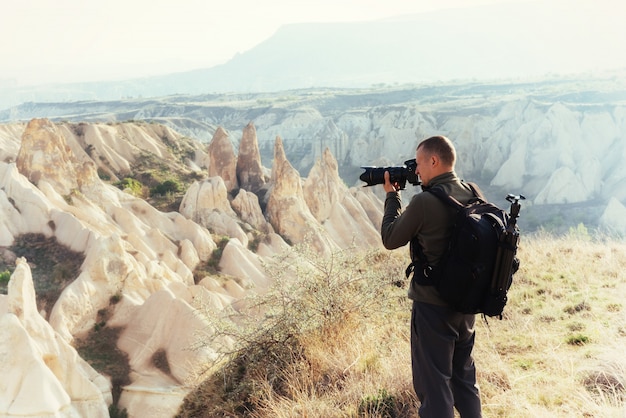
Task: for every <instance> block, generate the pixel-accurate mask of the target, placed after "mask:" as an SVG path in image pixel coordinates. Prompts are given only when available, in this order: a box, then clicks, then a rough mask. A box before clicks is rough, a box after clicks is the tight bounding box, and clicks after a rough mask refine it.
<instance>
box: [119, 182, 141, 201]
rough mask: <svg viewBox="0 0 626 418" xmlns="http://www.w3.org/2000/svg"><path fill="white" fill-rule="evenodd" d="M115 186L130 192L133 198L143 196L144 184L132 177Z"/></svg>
mask: <svg viewBox="0 0 626 418" xmlns="http://www.w3.org/2000/svg"><path fill="white" fill-rule="evenodd" d="M115 186H116V187H117V188H119V189H120V190H128V191H130V194H132V195H133V196H138V197H141V196H142V195H143V184H141V182H140V181H139V180H135V179H133V178H130V177H126V178H124V179H123V180H121V181H118V182H117V183H115Z"/></svg>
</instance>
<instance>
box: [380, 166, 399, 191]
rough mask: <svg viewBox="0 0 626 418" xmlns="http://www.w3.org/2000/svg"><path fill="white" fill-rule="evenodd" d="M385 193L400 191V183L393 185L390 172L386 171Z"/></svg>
mask: <svg viewBox="0 0 626 418" xmlns="http://www.w3.org/2000/svg"><path fill="white" fill-rule="evenodd" d="M384 188H385V192H387V193H389V192H397V191H398V190H400V185H399V184H398V182H395V183H393V184H391V182H390V181H389V171H385V184H384Z"/></svg>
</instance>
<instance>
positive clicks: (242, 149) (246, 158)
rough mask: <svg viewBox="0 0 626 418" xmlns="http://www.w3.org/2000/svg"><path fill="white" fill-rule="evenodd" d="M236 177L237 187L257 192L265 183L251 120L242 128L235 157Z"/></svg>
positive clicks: (254, 129)
mask: <svg viewBox="0 0 626 418" xmlns="http://www.w3.org/2000/svg"><path fill="white" fill-rule="evenodd" d="M237 179H238V181H239V187H241V188H242V189H246V190H248V191H251V192H253V193H257V192H258V191H259V190H260V189H261V188H262V187H263V186H264V185H265V177H264V175H263V165H262V164H261V153H260V151H259V143H258V140H257V136H256V128H255V127H254V124H253V123H252V122H250V123H248V125H247V126H246V127H245V128H244V129H243V135H242V137H241V142H240V144H239V154H238V157H237Z"/></svg>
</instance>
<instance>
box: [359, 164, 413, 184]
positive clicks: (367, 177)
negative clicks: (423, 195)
mask: <svg viewBox="0 0 626 418" xmlns="http://www.w3.org/2000/svg"><path fill="white" fill-rule="evenodd" d="M361 168H362V169H364V170H365V172H364V173H363V174H361V176H360V177H359V179H361V180H362V181H364V182H365V183H367V184H365V185H364V186H363V187H367V186H374V185H376V184H384V183H385V171H388V172H389V181H390V182H391V183H392V184H393V183H398V184H399V185H400V190H402V189H404V188H405V187H406V183H407V181H408V182H409V183H411V184H412V185H413V186H418V185H420V184H421V182H420V180H419V178H418V177H417V174H415V169H416V168H417V162H416V161H415V158H413V159H412V160H406V161H405V162H404V165H401V166H391V167H376V166H366V167H361Z"/></svg>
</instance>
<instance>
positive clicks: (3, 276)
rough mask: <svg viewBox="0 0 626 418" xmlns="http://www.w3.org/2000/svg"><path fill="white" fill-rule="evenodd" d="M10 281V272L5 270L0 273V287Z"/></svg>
mask: <svg viewBox="0 0 626 418" xmlns="http://www.w3.org/2000/svg"><path fill="white" fill-rule="evenodd" d="M10 279H11V272H10V271H9V270H5V271H3V272H1V273H0V285H6V284H8V283H9V280H10Z"/></svg>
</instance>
